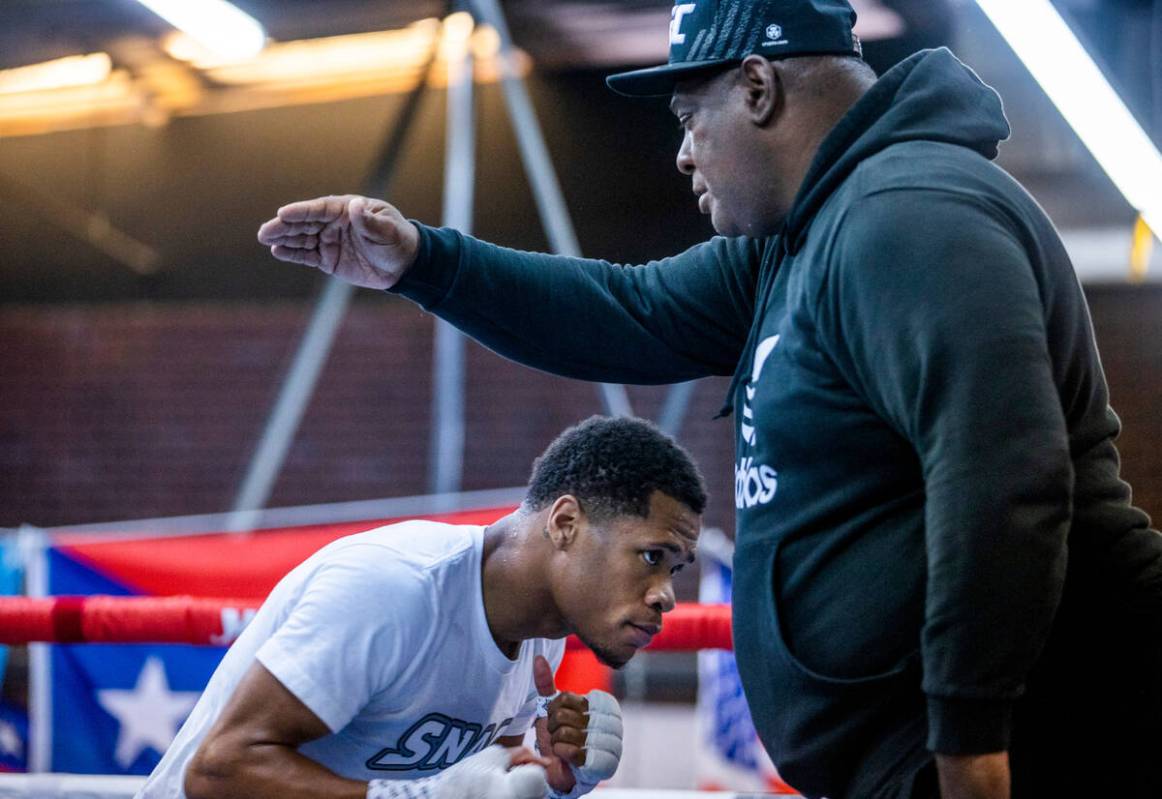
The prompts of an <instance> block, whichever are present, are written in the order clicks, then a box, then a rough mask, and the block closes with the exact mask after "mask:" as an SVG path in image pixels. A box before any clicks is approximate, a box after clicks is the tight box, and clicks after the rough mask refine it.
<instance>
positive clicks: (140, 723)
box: [47, 549, 226, 774]
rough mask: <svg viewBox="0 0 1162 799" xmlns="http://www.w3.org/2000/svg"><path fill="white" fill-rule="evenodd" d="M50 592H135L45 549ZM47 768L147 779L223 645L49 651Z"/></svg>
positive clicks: (97, 646)
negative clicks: (49, 736) (146, 776)
mask: <svg viewBox="0 0 1162 799" xmlns="http://www.w3.org/2000/svg"><path fill="white" fill-rule="evenodd" d="M47 558H48V564H47V565H48V589H49V593H50V594H71V595H79V594H111V595H116V596H133V595H135V594H136V593H137V592H134V591H133V590H131V589H130V588H129V587H128V586H126V585H125V584H124V583H121V582H119V581H117V580H114V579H113V578H111V577H109V576H107V575H106V574H103V573H102V571H101V568H100V565H99V564H95V563H92V562H91V561H90V560H89V559H85V560H84V561H81V560H78V559H75V558H74V557H72V556H70V554H68V553H66V552H62V551H60V550H57V549H50V550H49V551H48V554H47ZM49 649H50V654H49V663H50V674H51V675H52V676H51V680H52V683H51V696H52V699H51V706H52V711H51V716H50V720H51V725H52V736H51V747H50V756H49V762H48V764H47V765H48V768H49V770H51V771H60V772H69V773H72V774H149V773H150V772H151V771H152V770H153V767H154V766H156V765H157V763H158V761H159V760H161V756H162V754H164V752H165V750H166V748H167V747H168V746H169V744H170V742H171V741H172V740H173V738H174V736H175V735H176V734H177V731H178V729H179V728H180V727H181V725H182V723H183V722H184V721H185V719H186V717H187V716H188V715H189V712H190V711H191V710H192V709H193V707H194V703H195V702H197V700H198V697H199V696H200V695H201V691H202V689H203V688H204V687H205V685H206V683H207V682H208V681H209V679H210V675H212V674H213V673H214V669H215V668H217V666H218V661H219V660H221V659H222V655H223V654H224V653H225V651H226V650H225V648H222V647H203V646H179V645H122V644H115V645H113V644H110V645H105V644H78V645H55V646H52V647H50V648H49Z"/></svg>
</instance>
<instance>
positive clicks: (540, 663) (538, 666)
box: [533, 655, 557, 696]
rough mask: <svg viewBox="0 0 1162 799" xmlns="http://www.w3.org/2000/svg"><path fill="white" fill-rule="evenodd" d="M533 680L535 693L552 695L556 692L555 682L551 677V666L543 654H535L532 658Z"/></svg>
mask: <svg viewBox="0 0 1162 799" xmlns="http://www.w3.org/2000/svg"><path fill="white" fill-rule="evenodd" d="M533 682H534V683H535V684H536V686H537V693H538V694H540V695H541V696H553V695H554V694H556V693H557V683H556V680H555V679H554V678H553V667H552V666H550V665H549V661H548V659H547V658H545V656H544V655H537V657H536V659H535V660H533Z"/></svg>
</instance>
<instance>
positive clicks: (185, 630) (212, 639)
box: [0, 596, 733, 652]
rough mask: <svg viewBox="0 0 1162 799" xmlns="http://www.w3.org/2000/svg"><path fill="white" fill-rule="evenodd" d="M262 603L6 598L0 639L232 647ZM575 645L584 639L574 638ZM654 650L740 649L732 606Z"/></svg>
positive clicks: (697, 609)
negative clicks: (734, 636) (733, 633)
mask: <svg viewBox="0 0 1162 799" xmlns="http://www.w3.org/2000/svg"><path fill="white" fill-rule="evenodd" d="M260 604H261V603H260V602H257V601H254V600H231V599H207V598H203V597H191V596H173V597H121V596H54V597H44V598H34V597H0V644H27V643H32V642H49V643H82V642H88V643H97V642H100V643H120V644H143V643H153V644H157V643H166V644H209V645H225V644H228V643H230V641H232V640H234V638H236V637H237V636H238V633H240V632H241V629H242V626H243V624H244V623H245V621H246V620H248V619H249V617H250V615H252V614H253V612H254V611H256V610H257V609H258V607H259V605H260ZM568 648H569V649H581V648H584V645H583V644H582V643H581V642H580V641H578V640H577V639H576V638H574V637H572V636H570V638H569V641H568ZM649 648H650V649H651V650H654V651H669V652H696V651H698V650H700V649H732V648H733V641H732V638H731V634H730V605H702V604H697V603H679V604H678V606H677V607H676V608H675V609H674V610H673V611H672V612H670V613H667V614H666V616H665V623H664V624H663V627H662V631H661V632H660V633H658V634H657V636H655V637H654V640H653V642H652V643H651V644H650V646H649Z"/></svg>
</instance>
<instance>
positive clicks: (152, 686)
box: [97, 657, 200, 768]
mask: <svg viewBox="0 0 1162 799" xmlns="http://www.w3.org/2000/svg"><path fill="white" fill-rule="evenodd" d="M199 695H200V694H199V693H198V692H197V691H171V690H170V689H169V681H168V680H167V679H166V676H165V665H164V664H163V663H162V662H161V660H160V659H158V658H156V657H151V658H147V659H146V661H145V666H143V667H142V669H141V674H140V675H138V677H137V685H135V686H133V690H132V691H124V690H119V689H113V688H107V689H105V690H102V691H98V692H97V701H98V702H99V703H100V704H101V707H103V708H105V710H106V711H107V712H108V713H109V715H111V716H113V717H114V718H116V719H117V721H118V723H119V724H120V725H121V732H120V734H118V736H117V751H116V753H115V754H114V757H116V759H117V762H118V763H119V764H120V766H121V768H129V767H130V766H131V765H133V761H134V760H136V759H137V756H138V755H139V754H141V753H142V752H143V751H145V750H146V749H154V750H155V751H157V752H158V753H159V754H160V753H164V752H165V750H166V748H167V747H168V746H169V745H170V743H171V742H172V741H173V739H174V736H175V735H177V731H178V726H179V725H180V724H181V723H182V722H183V721H185V718H186V716H188V715H189V714H190V711H191V710H193V708H194V705H195V704H197V702H198V697H199Z"/></svg>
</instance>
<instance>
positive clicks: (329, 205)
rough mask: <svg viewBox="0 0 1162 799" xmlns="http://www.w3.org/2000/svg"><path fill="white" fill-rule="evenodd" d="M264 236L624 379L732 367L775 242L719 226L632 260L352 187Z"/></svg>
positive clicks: (577, 372)
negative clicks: (404, 206)
mask: <svg viewBox="0 0 1162 799" xmlns="http://www.w3.org/2000/svg"><path fill="white" fill-rule="evenodd" d="M259 240H260V241H262V242H263V243H264V244H267V245H268V246H270V247H271V251H272V253H273V254H274V255H275V257H277V258H280V259H282V260H286V261H291V262H294V263H301V264H305V265H308V266H312V267H315V268H318V269H320V270H322V271H324V272H326V273H328V274H334V275H336V276H338V277H341V278H342V279H344V280H347V281H349V282H352V283H355V284H356V285H360V286H366V287H369V288H377V289H389V290H391V291H394V292H397V293H400V294H402V295H403V296H406V297H408V298H409V299H412V300H414V301H415V302H417V303H419V304H420V305H422V306H423V307H424V308H425V309H427V310H429V311H431V312H432V313H434V314H436V315H438V316H440V317H441V318H443V319H445V320H447V321H449V322H450V323H452V324H454V325H455V326H456V327H458V328H460V329H461V330H463V331H464V332H466V333H467V334H469V335H471V336H472V337H473V338H475V339H477V340H478V341H480V342H481V343H483V344H484V345H485V346H487V347H489V348H491V349H493V350H495V351H497V352H499V353H500V354H502V355H504V356H506V357H508V358H511V359H513V360H516V361H519V362H521V363H524V364H526V365H529V366H533V367H536V368H538V369H543V370H545V371H548V372H553V373H555V374H561V375H565V376H567V377H575V378H580V379H584V380H601V381H610V382H625V383H672V382H678V381H682V380H690V379H693V378H696V377H703V376H706V375H713V374H718V375H728V374H731V373H733V371H734V367H735V364H736V363H737V360H738V356H739V354H740V352H741V350H742V347H743V345H744V343H745V341H746V337H747V333H748V332H749V329H750V324H751V321H752V316H753V310H754V290H755V285H756V283H757V280H758V273H759V269H760V266H761V263H762V260H763V255H764V249H765V242H763V241H760V240H748V239H723V238H715V239H712V240H711V241H709V242H706V243H705V244H701V245H698V246H696V247H694V248H692V249H690V250H688V251H686V252H684V253H682V254H680V255H677V256H674V257H672V258H666V259H663V260H660V261H653V262H650V263H648V264H645V265H642V266H622V265H616V264H612V263H609V262H607V261H600V260H593V259H583V258H567V257H563V256H552V255H543V254H536V253H528V252H520V251H517V250H511V249H506V248H503V247H496V246H494V245H491V244H487V243H485V242H482V241H478V240H476V239H473V238H471V237H470V236H464V235H461V234H460V233H457V232H456V231H453V230H448V229H436V228H429V227H426V226H423V225H415V224H414V223H412V222H409V221H407V220H406V219H404V217H403V216H402V215H401V214H400V213H399V211H398V210H396V209H395V208H394V207H392V206H390V205H388V204H387V203H384V202H382V201H379V200H368V199H366V198H361V197H355V196H352V195H344V196H341V197H328V198H320V199H317V200H308V201H305V202H300V203H292V204H291V205H288V206H284V207H283V208H280V209H279V212H278V217H276V218H275V219H272V220H270V221H269V222H267V223H266V224H264V225H263V226H262V228H261V229H260V230H259Z"/></svg>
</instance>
